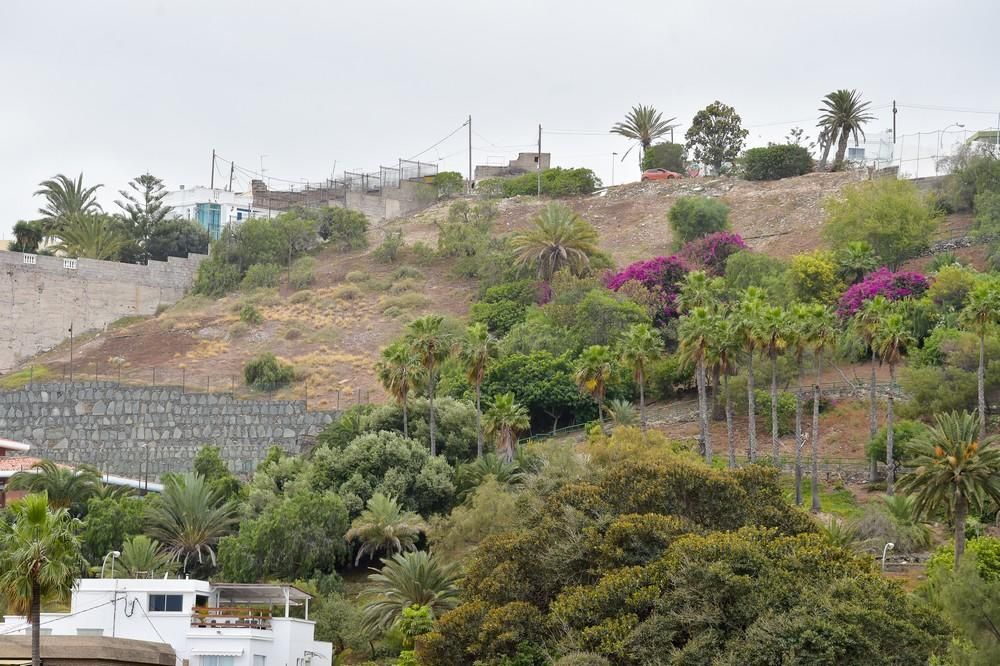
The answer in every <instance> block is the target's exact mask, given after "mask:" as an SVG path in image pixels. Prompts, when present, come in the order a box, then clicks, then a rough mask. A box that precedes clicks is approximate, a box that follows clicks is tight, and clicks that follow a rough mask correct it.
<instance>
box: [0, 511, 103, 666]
mask: <svg viewBox="0 0 1000 666" xmlns="http://www.w3.org/2000/svg"><path fill="white" fill-rule="evenodd" d="M9 512H10V518H11V520H10V522H8V521H4V520H0V593H2V594H3V596H4V597H5V598H6V600H7V605H8V608H9V609H10V610H11V611H13V612H15V613H21V614H23V615H27V616H28V621H29V622H30V623H31V663H32V666H41V663H42V659H41V650H40V638H39V637H40V635H41V631H40V624H41V618H40V615H41V608H42V599H43V598H46V597H58V598H65V597H66V596H68V595H69V593H70V590H72V589H73V585H74V583H75V582H76V577H77V574H78V573H79V572H80V570H81V569H82V567H83V564H84V562H83V558H82V557H81V556H80V542H79V540H78V539H77V536H76V534H75V525H74V521H73V519H72V518H71V517H70V515H69V513H68V512H67V511H66V509H65V508H56V507H50V506H49V502H48V498H47V496H46V495H45V493H41V494H31V495H28V496H27V497H25V498H24V499H22V500H19V501H17V502H14V503H13V504H12V505H11V506H10V507H9Z"/></svg>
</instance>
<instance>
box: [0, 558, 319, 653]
mask: <svg viewBox="0 0 1000 666" xmlns="http://www.w3.org/2000/svg"><path fill="white" fill-rule="evenodd" d="M310 598H311V597H310V595H308V594H306V593H305V592H303V591H302V590H300V589H298V588H296V587H295V586H293V585H277V584H276V585H240V584H225V583H209V582H208V581H203V580H191V579H134V578H128V579H124V578H118V579H112V578H86V579H82V580H80V581H78V582H77V586H76V588H74V590H73V595H72V601H71V605H70V611H69V612H68V613H42V614H41V621H40V623H39V626H40V630H41V633H42V643H43V644H44V642H45V638H44V637H45V636H46V635H52V636H65V635H77V636H112V637H117V638H133V639H139V640H146V641H159V642H161V643H167V644H169V645H170V646H171V647H173V648H174V650H175V652H176V653H177V663H178V665H180V666H307V665H308V666H316V665H319V664H322V665H323V666H330V665H331V664H332V663H333V645H332V644H331V643H324V642H319V641H316V640H314V639H313V629H314V626H315V623H314V622H312V621H311V620H309V619H299V618H294V617H290V610H291V608H293V607H301V608H302V609H303V613H302V615H303V617H304V618H308V617H309V599H310ZM274 607H277V608H279V609H281V610H282V612H280V613H275V614H274V615H273V616H272V613H271V609H272V608H274ZM22 628H23V631H24V633H26V634H29V635H30V632H31V628H30V627H29V626H28V624H27V622H26V620H25V618H24V617H13V616H7V617H5V618H4V622H3V624H0V634H4V633H21V631H22Z"/></svg>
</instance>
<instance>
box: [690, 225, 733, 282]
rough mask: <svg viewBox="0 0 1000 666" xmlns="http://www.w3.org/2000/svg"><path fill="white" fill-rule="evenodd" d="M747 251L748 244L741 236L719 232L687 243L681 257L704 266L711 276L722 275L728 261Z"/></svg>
mask: <svg viewBox="0 0 1000 666" xmlns="http://www.w3.org/2000/svg"><path fill="white" fill-rule="evenodd" d="M745 249H747V244H746V243H745V242H744V241H743V238H742V237H741V236H740V235H739V234H734V233H732V232H729V231H717V232H715V233H714V234H709V235H708V236H705V237H704V238H698V239H695V240H693V241H691V242H689V243H687V244H686V245H685V246H684V247H683V248H681V256H683V257H685V258H687V259H688V260H690V261H691V262H692V263H694V264H698V265H700V266H704V268H705V271H706V272H707V273H709V274H710V275H722V274H723V273H724V272H725V270H726V259H728V258H729V257H730V256H732V255H734V254H736V253H737V252H739V251H740V250H745Z"/></svg>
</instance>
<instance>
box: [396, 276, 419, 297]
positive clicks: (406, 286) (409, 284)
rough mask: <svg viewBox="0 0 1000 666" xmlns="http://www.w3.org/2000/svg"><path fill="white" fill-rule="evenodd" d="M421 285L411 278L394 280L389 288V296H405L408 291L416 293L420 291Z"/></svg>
mask: <svg viewBox="0 0 1000 666" xmlns="http://www.w3.org/2000/svg"><path fill="white" fill-rule="evenodd" d="M420 287H421V283H420V281H419V280H414V279H413V278H405V279H403V280H396V281H395V282H393V283H392V284H391V285H390V286H389V293H390V294H405V293H406V292H408V291H416V290H418V289H420Z"/></svg>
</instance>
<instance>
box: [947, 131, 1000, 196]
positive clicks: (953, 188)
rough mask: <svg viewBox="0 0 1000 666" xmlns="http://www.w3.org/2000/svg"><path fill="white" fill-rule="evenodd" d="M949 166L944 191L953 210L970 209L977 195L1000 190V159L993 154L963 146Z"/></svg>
mask: <svg viewBox="0 0 1000 666" xmlns="http://www.w3.org/2000/svg"><path fill="white" fill-rule="evenodd" d="M950 166H951V168H952V173H951V175H949V176H948V180H947V182H946V185H945V191H946V193H947V194H946V196H947V198H948V200H949V202H950V203H951V206H952V208H954V209H955V210H958V211H965V210H971V209H973V207H974V205H975V204H976V197H978V196H979V195H981V194H983V193H984V192H1000V159H997V158H996V157H995V156H993V155H990V154H985V153H981V152H976V149H975V148H973V147H972V146H964V147H963V148H962V150H961V151H960V152H959V154H958V155H956V156H955V158H954V159H953V160H952V164H951V165H950Z"/></svg>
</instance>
